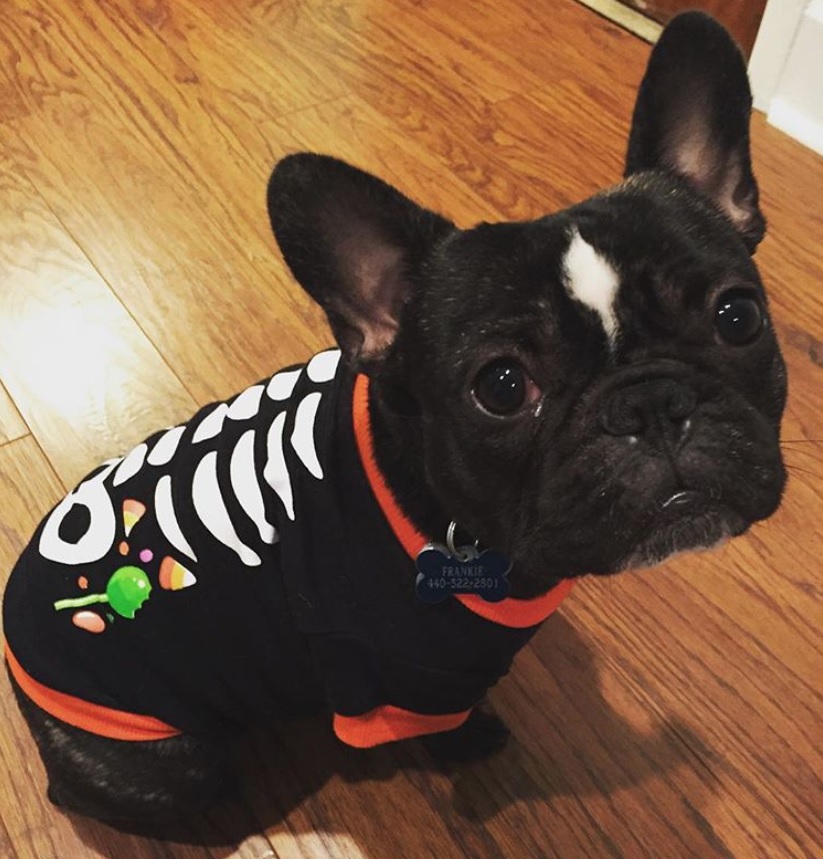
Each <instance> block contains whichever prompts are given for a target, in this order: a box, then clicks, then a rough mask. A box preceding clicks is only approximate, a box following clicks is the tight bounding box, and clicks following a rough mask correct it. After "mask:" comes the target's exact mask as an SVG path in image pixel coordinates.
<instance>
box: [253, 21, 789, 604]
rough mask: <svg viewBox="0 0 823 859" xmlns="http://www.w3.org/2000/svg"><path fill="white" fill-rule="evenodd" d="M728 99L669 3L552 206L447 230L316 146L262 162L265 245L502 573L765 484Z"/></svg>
mask: <svg viewBox="0 0 823 859" xmlns="http://www.w3.org/2000/svg"><path fill="white" fill-rule="evenodd" d="M750 107H751V97H750V94H749V89H748V83H747V80H746V73H745V66H744V65H743V61H742V58H741V57H740V54H739V52H738V51H737V50H736V48H735V46H734V45H733V43H732V42H731V40H730V39H729V37H728V35H727V34H726V33H725V31H724V30H723V29H722V28H721V27H720V26H719V25H717V24H716V23H715V22H713V21H712V20H711V19H709V18H707V17H706V16H704V15H701V14H698V13H689V14H687V15H684V16H680V17H679V18H677V19H675V21H674V22H673V23H672V24H671V25H669V27H668V28H667V29H666V31H665V32H664V35H663V36H662V37H661V40H660V42H659V43H658V45H657V46H656V48H655V50H654V52H653V54H652V58H651V61H650V64H649V69H648V71H647V73H646V77H645V78H644V81H643V84H642V86H641V90H640V94H639V96H638V102H637V106H636V108H635V115H634V121H633V126H632V133H631V138H630V141H629V149H628V158H627V167H626V176H627V178H626V179H625V181H624V182H623V183H622V184H620V185H617V186H616V187H614V188H611V189H609V190H607V191H605V192H603V193H602V194H599V195H597V196H595V197H593V198H591V199H589V200H587V201H585V202H583V203H581V204H579V205H577V206H574V207H572V208H570V209H567V210H565V211H563V212H560V213H557V214H554V215H549V216H546V217H544V218H540V219H538V220H535V221H529V222H519V223H500V224H481V225H479V226H478V227H475V228H474V229H471V230H466V231H462V230H458V229H457V228H455V227H454V225H453V224H451V223H450V222H449V221H447V220H445V219H444V218H441V217H440V216H438V215H435V214H434V213H432V212H429V211H427V210H425V209H422V208H420V207H419V206H417V205H415V204H414V203H412V202H411V201H409V200H407V199H406V198H405V197H403V196H402V195H401V194H399V192H397V191H395V190H394V189H392V188H390V187H389V186H387V185H385V184H384V183H382V182H380V181H379V180H377V179H375V178H374V177H372V176H369V175H368V174H365V173H362V172H361V171H358V170H355V169H354V168H351V167H349V166H348V165H345V164H342V163H341V162H338V161H335V160H334V159H329V158H324V157H321V156H312V155H299V156H292V157H290V158H288V159H286V160H285V161H283V162H281V164H280V165H278V167H277V168H276V170H275V172H274V174H273V176H272V180H271V183H270V186H269V212H270V216H271V219H272V224H273V227H274V231H275V235H276V237H277V239H278V242H279V243H280V246H281V248H282V250H283V253H284V256H285V258H286V260H287V262H288V264H289V266H290V267H291V269H292V271H293V272H294V273H295V275H296V277H297V279H298V280H299V281H300V282H301V284H302V285H303V286H304V288H305V289H306V290H307V291H308V292H309V293H310V294H311V295H312V296H313V297H315V298H316V299H317V300H318V301H319V302H320V303H321V305H322V306H323V307H324V309H325V310H326V313H327V315H328V318H329V321H330V323H331V325H332V328H333V330H334V332H335V334H336V336H337V339H338V341H339V342H340V344H341V347H342V348H343V350H344V352H345V353H346V355H347V356H348V357H349V359H350V360H351V361H353V362H355V363H357V364H358V366H360V367H361V369H363V370H364V371H365V372H368V373H369V374H370V375H372V377H373V379H374V389H375V390H376V392H377V395H378V396H380V395H381V392H382V397H383V402H384V404H386V414H387V420H388V421H389V423H390V424H391V422H392V421H391V411H392V408H395V410H396V404H397V403H398V402H402V404H403V406H402V410H403V415H402V417H401V418H400V419H399V420H397V421H395V422H394V424H393V427H394V431H395V432H396V433H397V434H399V435H402V436H403V443H404V444H406V445H407V446H408V447H407V448H406V449H407V450H413V451H414V454H415V455H416V456H418V457H419V458H420V459H421V460H422V462H421V463H420V466H421V467H420V468H418V469H416V470H417V473H418V475H420V476H421V477H422V478H423V479H424V480H425V492H423V494H426V493H428V494H430V496H431V498H432V499H433V500H434V501H435V502H436V504H437V506H438V507H439V509H440V510H442V511H443V512H444V513H445V514H446V515H447V516H448V518H450V519H456V520H457V521H458V522H459V523H460V524H461V526H462V527H463V528H464V529H466V530H467V531H468V532H469V533H471V534H472V535H473V536H475V537H477V538H479V539H480V540H482V541H483V542H484V543H486V544H488V545H492V546H494V547H496V548H499V549H502V550H505V551H507V552H508V553H509V554H510V555H511V556H512V557H513V559H514V561H515V563H516V570H517V575H518V577H519V584H518V593H519V595H521V596H526V595H528V594H530V593H537V592H540V591H541V590H545V589H546V587H547V586H548V584H549V583H550V582H551V581H552V580H554V579H556V578H557V577H562V576H569V575H577V574H581V573H586V572H595V573H610V572H616V571H618V570H621V569H625V568H626V567H630V566H635V565H648V564H652V563H656V562H658V561H660V560H662V559H663V558H664V557H666V556H668V555H670V554H672V553H673V552H678V551H683V550H687V549H695V548H704V547H708V546H711V545H713V544H715V543H717V542H718V541H719V540H722V539H723V538H726V537H730V536H734V535H737V534H740V533H742V532H743V531H745V530H746V529H747V528H748V527H749V526H750V525H751V524H752V523H753V522H755V521H757V520H759V519H763V518H765V517H767V516H769V515H770V514H771V513H772V512H773V511H774V510H775V509H776V507H777V505H778V504H779V501H780V497H781V493H782V489H783V485H784V481H785V473H784V469H783V465H782V461H781V456H780V449H779V424H780V418H781V415H782V411H783V407H784V404H785V395H786V382H785V370H784V365H783V362H782V358H781V356H780V351H779V348H778V345H777V342H776V339H775V336H774V332H773V329H772V326H771V323H770V320H769V316H768V309H767V304H766V297H765V294H764V291H763V286H762V283H761V281H760V277H759V275H758V272H757V269H756V267H755V265H754V263H753V262H752V258H751V252H753V250H754V248H755V247H756V245H757V243H758V242H759V240H760V239H761V238H762V235H763V231H764V221H763V218H762V215H761V214H760V211H759V208H758V193H757V185H756V183H755V180H754V177H753V175H752V172H751V166H750V158H749V140H748V118H749V112H750ZM391 404H394V406H392V405H391ZM397 449H398V450H399V451H402V450H404V448H403V447H402V445H398V448H397ZM401 489H402V487H401ZM420 495H421V491H420V490H419V488H413V489H412V490H411V492H410V495H409V497H410V498H411V500H412V501H414V499H415V498H417V497H419V496H420ZM402 500H403V499H402V498H401V501H402ZM513 584H514V582H513Z"/></svg>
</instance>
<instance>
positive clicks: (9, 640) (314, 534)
mask: <svg viewBox="0 0 823 859" xmlns="http://www.w3.org/2000/svg"><path fill="white" fill-rule="evenodd" d="M339 359H340V353H339V352H338V351H336V350H331V351H326V352H321V353H320V354H318V355H316V356H315V357H314V358H312V360H311V361H309V362H308V364H306V365H304V366H299V367H292V368H287V369H285V370H282V371H281V372H279V373H277V374H276V375H275V376H273V377H272V378H271V379H268V380H266V381H263V382H261V383H259V384H257V385H253V386H252V387H250V388H248V389H247V390H245V391H243V392H242V393H241V394H239V395H238V396H236V397H235V398H233V399H231V400H229V401H227V402H221V403H217V404H212V405H209V406H206V407H205V408H203V409H202V410H201V411H200V412H198V413H197V414H196V415H195V416H194V418H193V419H192V420H191V421H189V422H188V423H187V424H184V425H181V426H176V427H172V428H170V429H167V430H164V431H162V432H160V433H157V434H155V435H153V436H151V437H150V438H149V439H147V440H146V441H145V442H143V443H142V444H139V445H138V446H137V447H135V448H134V449H133V450H132V451H131V452H130V453H128V455H127V456H125V457H122V458H119V459H115V460H111V461H109V462H107V463H105V464H104V465H103V466H101V467H100V468H99V469H98V470H96V471H94V472H92V473H91V474H90V475H89V476H88V477H87V478H86V479H85V480H83V481H82V483H80V485H79V486H78V487H77V488H76V489H75V490H74V491H73V492H71V493H70V494H69V495H68V496H67V497H66V498H65V499H63V500H62V501H61V502H60V503H59V504H58V505H57V506H56V507H55V508H54V509H53V510H52V511H51V513H50V514H49V515H48V516H47V517H46V519H45V520H44V521H43V523H42V524H41V525H40V527H39V528H38V530H37V532H36V533H35V535H34V538H33V540H32V542H31V543H30V545H29V546H28V548H27V549H26V550H25V552H24V553H23V555H22V557H21V558H20V560H19V562H18V564H17V565H16V567H15V569H14V571H13V572H12V574H11V578H10V580H9V585H8V588H7V591H6V596H5V599H4V606H3V612H4V627H5V635H6V658H7V661H8V664H9V667H10V669H11V671H12V674H13V675H14V677H15V679H16V680H17V682H18V683H19V685H20V686H21V688H22V689H23V691H24V693H25V694H27V695H28V696H29V697H30V698H31V699H32V700H34V701H35V703H37V704H38V705H39V706H40V707H42V708H43V709H45V710H47V711H48V712H50V713H51V714H52V715H54V716H56V717H57V718H60V719H62V720H63V721H65V722H68V723H69V724H72V725H75V726H76V727H79V728H82V729H84V730H87V731H91V732H94V733H97V734H100V735H103V736H107V737H111V738H114V739H121V740H147V739H162V738H165V737H171V736H174V735H176V734H179V733H181V732H182V733H191V734H195V735H200V736H211V735H217V734H222V733H225V732H226V731H231V730H235V729H239V728H240V727H242V726H246V725H248V724H250V723H253V722H259V721H262V720H266V719H273V718H278V717H280V716H283V715H287V714H289V713H292V712H294V711H295V710H298V709H299V710H302V709H304V708H305V707H307V706H318V705H325V706H327V707H328V708H329V709H330V710H331V711H332V712H333V714H334V729H335V731H336V733H337V734H338V736H339V737H340V738H341V739H342V740H344V741H345V742H348V743H350V744H352V745H355V746H371V745H375V744H378V743H381V742H386V741H389V740H394V739H401V738H404V737H410V736H416V735H419V734H425V733H430V732H434V731H442V730H448V729H450V728H454V727H457V726H459V725H460V724H461V723H462V722H463V721H465V719H466V718H467V717H468V715H469V713H470V711H471V708H472V707H473V706H474V705H475V704H476V703H477V702H478V701H479V700H480V698H482V696H483V695H484V693H485V692H486V690H487V689H488V688H489V687H490V686H492V685H493V684H494V683H495V682H496V681H497V680H498V679H499V678H500V677H501V676H502V675H504V674H505V673H506V672H507V671H508V669H509V666H510V663H511V660H512V658H513V657H514V654H515V653H516V652H517V651H518V650H519V649H520V648H521V647H522V646H523V645H524V644H525V643H526V642H527V641H528V639H529V638H530V637H531V635H532V634H533V633H534V632H535V631H536V629H537V627H538V625H539V623H540V622H542V620H544V619H545V617H547V616H548V615H549V614H550V613H551V612H552V611H553V610H554V608H555V607H556V606H557V605H558V604H559V602H560V601H561V599H562V598H563V597H564V596H565V595H566V594H567V593H568V591H569V589H570V587H571V585H570V583H567V582H564V583H561V585H558V586H557V587H556V588H555V589H554V590H552V591H550V592H549V593H548V594H547V595H545V596H544V597H540V598H538V599H536V600H529V601H521V600H515V599H511V598H509V599H505V600H503V601H502V602H499V603H496V604H492V603H485V602H484V601H483V600H481V599H480V598H479V597H474V596H460V597H452V598H449V599H448V600H446V601H444V602H443V603H440V604H437V605H428V604H425V603H423V602H422V601H421V600H419V599H418V598H417V597H416V595H415V591H414V583H415V575H416V571H415V568H414V561H413V558H414V557H415V556H416V554H417V552H418V551H419V550H420V549H421V548H422V547H423V546H424V544H425V543H426V542H427V541H426V539H424V537H423V535H420V534H419V533H417V531H416V530H415V528H414V526H413V525H412V524H411V523H410V522H409V521H408V520H407V519H406V518H405V517H404V515H403V513H402V511H400V509H399V508H398V506H397V504H396V502H395V500H394V498H393V497H392V495H391V492H390V491H389V489H388V487H387V486H386V484H385V482H384V481H383V477H382V475H381V474H380V471H379V469H378V468H377V465H376V463H375V460H374V456H373V451H372V440H371V430H370V418H369V409H368V380H367V379H366V378H365V377H364V376H354V375H353V374H352V373H351V372H350V371H349V370H348V369H347V368H344V367H342V366H341V365H340V360H339Z"/></svg>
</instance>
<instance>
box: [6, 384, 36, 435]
mask: <svg viewBox="0 0 823 859" xmlns="http://www.w3.org/2000/svg"><path fill="white" fill-rule="evenodd" d="M28 431H29V428H28V427H27V426H26V422H25V421H24V420H23V418H22V417H20V412H18V411H17V407H16V406H15V405H14V401H13V400H12V398H11V397H10V396H9V394H8V391H7V390H6V389H5V388H4V387H3V385H2V384H0V445H3V444H6V443H7V442H10V441H14V439H16V438H21V437H22V436H24V435H26V433H27V432H28Z"/></svg>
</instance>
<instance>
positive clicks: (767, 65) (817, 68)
mask: <svg viewBox="0 0 823 859" xmlns="http://www.w3.org/2000/svg"><path fill="white" fill-rule="evenodd" d="M749 77H750V78H751V82H752V91H753V93H754V104H755V107H756V108H758V109H759V110H763V111H765V112H766V114H767V115H768V120H769V122H770V123H772V124H773V125H775V126H777V127H778V128H780V129H781V130H782V131H785V132H786V133H787V134H790V135H791V136H792V137H795V138H797V139H798V140H800V141H801V142H802V143H804V144H806V146H809V147H811V148H812V149H814V150H815V151H817V152H820V153H821V154H823V0H768V3H767V5H766V12H765V14H764V16H763V21H762V23H761V26H760V31H759V33H758V36H757V41H756V42H755V46H754V51H753V52H752V58H751V62H750V63H749Z"/></svg>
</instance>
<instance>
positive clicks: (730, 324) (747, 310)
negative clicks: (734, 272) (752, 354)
mask: <svg viewBox="0 0 823 859" xmlns="http://www.w3.org/2000/svg"><path fill="white" fill-rule="evenodd" d="M765 321H766V320H765V316H764V313H763V308H762V307H761V304H760V301H759V300H758V298H757V294H756V293H755V292H753V291H752V290H749V289H729V290H727V291H726V292H724V293H723V294H722V295H721V296H720V298H719V299H718V301H717V306H716V308H715V316H714V324H715V327H716V328H717V333H718V334H719V335H720V336H721V337H722V338H723V340H725V341H726V343H730V344H731V345H732V346H747V345H748V344H749V343H752V342H754V341H755V340H756V339H757V338H758V337H759V336H760V332H761V331H762V330H763V326H764V324H765Z"/></svg>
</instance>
